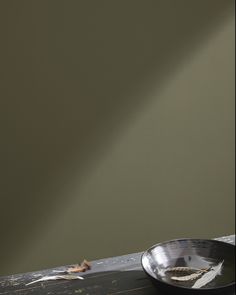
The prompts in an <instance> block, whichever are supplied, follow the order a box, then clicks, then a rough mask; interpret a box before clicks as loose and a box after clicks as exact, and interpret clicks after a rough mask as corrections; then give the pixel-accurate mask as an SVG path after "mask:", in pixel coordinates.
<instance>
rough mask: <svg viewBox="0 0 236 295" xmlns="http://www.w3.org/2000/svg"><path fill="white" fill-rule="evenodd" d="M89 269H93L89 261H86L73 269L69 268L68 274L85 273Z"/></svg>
mask: <svg viewBox="0 0 236 295" xmlns="http://www.w3.org/2000/svg"><path fill="white" fill-rule="evenodd" d="M88 269H91V264H90V262H88V261H87V260H84V261H83V262H82V263H81V264H80V265H79V264H78V265H75V266H72V267H69V268H68V269H67V272H68V273H76V272H85V271H87V270H88Z"/></svg>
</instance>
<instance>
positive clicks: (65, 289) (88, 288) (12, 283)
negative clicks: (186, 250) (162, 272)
mask: <svg viewBox="0 0 236 295" xmlns="http://www.w3.org/2000/svg"><path fill="white" fill-rule="evenodd" d="M218 240H222V241H225V242H228V243H231V244H234V245H235V235H232V236H226V237H221V238H218ZM141 254H142V253H135V254H130V255H124V256H119V257H113V258H107V259H101V260H96V261H93V262H92V268H91V270H89V271H87V272H86V273H83V274H82V276H83V277H84V278H85V279H84V280H73V281H66V280H58V281H47V282H40V283H36V284H33V285H29V286H26V284H27V283H29V282H31V281H33V280H36V279H38V278H40V277H42V276H45V275H50V274H52V273H53V271H54V270H65V269H66V268H67V266H64V267H58V268H56V269H54V270H52V269H51V270H50V269H49V270H43V271H37V272H31V273H25V274H17V275H11V276H5V277H0V295H3V294H4V295H10V294H11V295H14V294H15V295H23V294H24V295H29V294H30V295H38V294H42V295H46V294H47V295H54V294H59V295H69V294H77V295H78V294H79V295H80V294H81V295H144V294H145V295H154V294H155V295H158V294H161V293H160V292H159V291H158V290H157V289H156V288H155V287H153V285H152V284H151V283H150V281H149V279H148V278H147V276H146V275H145V274H144V272H143V271H142V267H141V264H140V258H141ZM232 295H235V294H232Z"/></svg>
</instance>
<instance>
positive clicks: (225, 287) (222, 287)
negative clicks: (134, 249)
mask: <svg viewBox="0 0 236 295" xmlns="http://www.w3.org/2000/svg"><path fill="white" fill-rule="evenodd" d="M186 240H187V241H203V242H211V243H215V244H219V245H220V244H221V245H225V244H226V245H228V246H229V247H231V248H234V249H235V245H233V244H230V243H227V242H224V241H219V240H213V239H202V238H199V239H198V238H180V239H172V240H167V241H164V242H160V243H157V244H155V245H152V246H151V247H149V248H148V249H147V250H145V251H144V252H143V253H142V255H141V265H142V268H143V270H144V272H145V273H146V274H147V275H148V276H149V277H150V278H152V279H153V280H155V281H158V282H160V283H162V284H164V285H167V286H169V287H172V288H177V289H185V290H189V291H193V292H194V291H204V292H206V291H214V290H220V289H227V288H230V287H233V286H235V281H234V282H233V283H229V284H226V285H222V286H219V287H211V288H204V289H202V288H196V289H192V288H189V287H184V286H178V285H174V284H171V283H168V282H165V281H163V280H161V279H159V278H157V277H153V276H152V275H151V274H150V273H148V271H147V270H146V269H145V266H144V265H143V258H144V256H145V255H147V253H148V252H150V251H151V250H153V249H155V248H156V247H158V246H163V245H165V244H169V243H173V242H179V241H186ZM233 260H234V259H233ZM234 262H235V260H234Z"/></svg>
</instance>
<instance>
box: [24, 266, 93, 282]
mask: <svg viewBox="0 0 236 295" xmlns="http://www.w3.org/2000/svg"><path fill="white" fill-rule="evenodd" d="M89 269H91V263H90V262H88V261H87V260H84V261H83V262H82V263H81V264H77V265H74V266H71V267H69V268H67V269H66V270H53V271H52V272H53V273H55V272H56V273H61V274H60V275H59V274H58V275H51V276H50V275H49V276H44V277H42V278H40V279H38V280H35V281H32V282H30V283H28V284H26V286H28V285H31V284H34V283H38V282H43V281H51V280H76V279H79V280H84V278H83V277H81V276H77V275H75V273H78V272H85V271H87V270H89Z"/></svg>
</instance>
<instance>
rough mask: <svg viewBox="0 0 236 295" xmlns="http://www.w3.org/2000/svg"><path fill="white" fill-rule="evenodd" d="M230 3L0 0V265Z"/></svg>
mask: <svg viewBox="0 0 236 295" xmlns="http://www.w3.org/2000/svg"><path fill="white" fill-rule="evenodd" d="M233 5H234V2H233V1H230V0H224V1H222V0H206V1H195V0H192V1H191V0H180V1H172V0H171V1H170V0H169V1H168V0H167V1H166V0H162V1H156V0H153V1H151V0H148V1H136V0H135V1H116V2H114V1H93V2H92V3H91V2H90V1H68V2H66V1H14V2H11V3H10V2H8V1H4V2H3V1H1V3H0V11H1V12H0V13H1V14H2V15H1V17H0V22H1V26H0V27H1V28H3V32H2V33H1V36H2V37H1V39H2V40H1V43H2V44H3V46H2V48H1V58H2V61H1V70H0V73H1V84H2V85H1V94H0V95H1V108H0V113H1V118H2V122H3V123H2V127H3V132H1V134H2V138H1V142H2V149H3V150H2V152H1V177H0V178H1V212H0V224H1V233H2V238H1V247H0V253H1V255H3V256H4V257H1V258H0V260H1V263H3V264H4V262H7V259H9V258H10V256H11V251H12V250H13V248H14V247H15V244H16V243H17V244H18V246H19V249H20V247H23V246H24V243H27V239H28V238H29V237H32V236H31V233H33V232H34V231H37V228H38V226H40V225H46V223H47V222H48V220H49V219H50V215H51V212H52V211H55V210H56V208H57V206H59V205H61V204H63V202H68V199H66V197H67V196H65V195H63V189H64V188H65V187H66V185H67V184H68V182H69V180H70V178H72V177H73V174H74V171H75V169H76V173H77V175H78V172H79V176H80V178H79V179H78V181H79V182H80V181H83V177H84V175H85V174H86V173H87V171H88V170H89V169H90V167H91V166H92V165H93V164H94V163H95V161H96V160H97V158H98V157H100V156H101V155H102V153H103V152H104V150H106V149H107V146H108V145H109V142H110V141H111V140H112V139H113V138H115V136H116V134H117V133H118V132H119V130H120V129H121V128H123V127H124V126H125V124H126V122H127V120H130V118H131V117H132V116H133V115H134V114H135V112H136V111H137V110H139V109H140V107H142V106H143V105H145V104H147V103H148V102H147V101H146V100H145V93H146V92H147V91H150V89H151V87H152V85H153V84H154V83H155V87H156V86H157V85H158V87H160V88H161V87H162V85H163V83H166V81H167V80H168V78H169V76H170V75H171V74H172V72H173V71H175V69H176V68H177V67H178V66H179V65H181V62H182V61H183V60H184V59H186V58H189V56H190V55H191V53H192V52H193V51H194V50H196V49H197V47H198V46H201V43H202V42H204V40H205V39H207V37H208V36H209V34H210V33H211V31H212V30H214V29H215V27H217V25H218V24H219V23H221V22H222V21H223V20H224V19H225V18H226V17H227V16H228V15H229V14H230V13H233V11H234V9H233ZM78 167H79V171H78ZM68 197H69V196H68Z"/></svg>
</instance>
